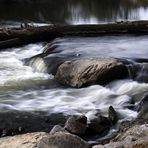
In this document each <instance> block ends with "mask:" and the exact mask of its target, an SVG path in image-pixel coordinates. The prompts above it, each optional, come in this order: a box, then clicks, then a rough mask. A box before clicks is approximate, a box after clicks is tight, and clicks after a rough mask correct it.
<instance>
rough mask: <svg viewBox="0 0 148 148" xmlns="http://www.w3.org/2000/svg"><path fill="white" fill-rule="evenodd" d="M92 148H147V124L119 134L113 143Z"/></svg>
mask: <svg viewBox="0 0 148 148" xmlns="http://www.w3.org/2000/svg"><path fill="white" fill-rule="evenodd" d="M93 148H148V124H143V125H135V126H133V127H131V128H129V129H128V130H127V131H126V132H125V133H121V134H119V135H118V137H117V138H116V140H115V142H110V143H108V144H105V145H96V146H93Z"/></svg>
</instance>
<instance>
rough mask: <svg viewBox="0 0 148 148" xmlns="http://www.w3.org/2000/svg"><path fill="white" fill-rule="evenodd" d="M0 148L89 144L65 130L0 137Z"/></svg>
mask: <svg viewBox="0 0 148 148" xmlns="http://www.w3.org/2000/svg"><path fill="white" fill-rule="evenodd" d="M0 148H90V145H89V144H88V143H87V142H86V141H84V140H83V139H81V138H80V137H78V136H75V135H72V134H70V133H66V132H55V133H54V134H47V133H44V132H37V133H29V134H24V135H17V136H12V137H4V138H0Z"/></svg>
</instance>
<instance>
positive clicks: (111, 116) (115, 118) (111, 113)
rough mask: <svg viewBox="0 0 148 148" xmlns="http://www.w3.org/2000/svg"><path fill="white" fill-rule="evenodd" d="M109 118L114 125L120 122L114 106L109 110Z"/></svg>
mask: <svg viewBox="0 0 148 148" xmlns="http://www.w3.org/2000/svg"><path fill="white" fill-rule="evenodd" d="M108 118H109V120H110V121H111V123H112V124H115V123H117V121H118V115H117V112H116V111H115V109H114V108H113V107H112V106H110V107H109V109H108Z"/></svg>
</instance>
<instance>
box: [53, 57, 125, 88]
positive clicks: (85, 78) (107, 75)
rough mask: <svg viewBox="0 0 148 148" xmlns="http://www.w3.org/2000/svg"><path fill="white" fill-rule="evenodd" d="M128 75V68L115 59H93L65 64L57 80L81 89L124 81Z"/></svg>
mask: <svg viewBox="0 0 148 148" xmlns="http://www.w3.org/2000/svg"><path fill="white" fill-rule="evenodd" d="M127 74H128V70H127V68H126V66H125V65H124V64H123V63H122V62H120V61H119V60H117V59H115V58H93V59H78V60H72V61H66V62H64V63H63V64H61V65H60V66H59V67H58V70H57V73H56V75H55V78H56V79H57V80H58V82H60V83H61V84H64V85H68V86H71V87H76V88H80V87H83V86H88V85H92V84H105V83H107V82H110V81H112V80H115V79H122V78H125V77H126V76H127Z"/></svg>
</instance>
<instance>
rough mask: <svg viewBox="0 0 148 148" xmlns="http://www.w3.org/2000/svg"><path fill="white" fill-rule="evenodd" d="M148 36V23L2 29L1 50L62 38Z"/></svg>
mask: <svg viewBox="0 0 148 148" xmlns="http://www.w3.org/2000/svg"><path fill="white" fill-rule="evenodd" d="M139 33H140V34H148V21H134V22H117V23H111V24H98V25H49V26H42V27H33V26H27V27H25V28H24V27H23V28H22V27H20V28H2V29H0V49H4V48H9V47H14V46H19V45H23V44H28V43H33V42H39V41H47V40H48V41H50V40H52V39H54V38H56V37H61V36H67V35H70V36H99V35H109V34H139Z"/></svg>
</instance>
